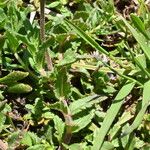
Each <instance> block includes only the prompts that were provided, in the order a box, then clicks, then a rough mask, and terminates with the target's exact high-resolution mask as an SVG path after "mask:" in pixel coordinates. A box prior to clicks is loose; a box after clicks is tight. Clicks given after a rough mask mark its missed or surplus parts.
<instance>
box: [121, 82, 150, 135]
mask: <svg viewBox="0 0 150 150" xmlns="http://www.w3.org/2000/svg"><path fill="white" fill-rule="evenodd" d="M149 89H150V80H149V81H147V82H146V83H145V84H144V89H143V100H142V109H141V110H140V111H139V113H138V114H137V116H136V118H135V119H134V121H133V123H132V125H131V126H130V127H129V129H127V130H125V131H124V132H123V133H122V136H126V135H128V134H130V133H131V132H133V131H134V130H135V129H136V128H138V126H139V125H140V124H141V122H142V120H143V116H144V114H145V112H146V110H147V107H148V106H149V103H150V92H149Z"/></svg>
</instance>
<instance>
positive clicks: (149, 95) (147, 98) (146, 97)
mask: <svg viewBox="0 0 150 150" xmlns="http://www.w3.org/2000/svg"><path fill="white" fill-rule="evenodd" d="M149 89H150V80H149V81H147V82H146V83H145V84H144V89H143V100H142V107H144V105H145V104H147V103H149V102H150V92H149Z"/></svg>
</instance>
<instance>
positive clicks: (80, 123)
mask: <svg viewBox="0 0 150 150" xmlns="http://www.w3.org/2000/svg"><path fill="white" fill-rule="evenodd" d="M93 117H94V112H93V111H91V112H90V114H88V115H86V116H84V117H80V118H79V119H77V120H74V121H73V124H74V126H75V129H74V130H73V132H74V133H75V132H79V131H80V130H81V129H83V128H85V127H86V126H87V125H88V124H89V123H91V120H92V119H93Z"/></svg>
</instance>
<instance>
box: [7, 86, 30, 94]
mask: <svg viewBox="0 0 150 150" xmlns="http://www.w3.org/2000/svg"><path fill="white" fill-rule="evenodd" d="M31 91H32V87H31V86H30V85H28V84H23V83H18V84H15V85H12V86H10V87H8V92H9V93H16V94H21V93H28V92H31Z"/></svg>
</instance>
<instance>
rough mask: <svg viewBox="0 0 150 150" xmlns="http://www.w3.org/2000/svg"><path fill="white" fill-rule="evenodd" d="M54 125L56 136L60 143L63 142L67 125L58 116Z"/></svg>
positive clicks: (55, 117)
mask: <svg viewBox="0 0 150 150" xmlns="http://www.w3.org/2000/svg"><path fill="white" fill-rule="evenodd" d="M53 120H54V124H55V126H54V127H55V129H56V132H55V136H56V137H57V139H58V141H59V142H61V141H62V136H63V133H64V129H65V124H64V122H63V121H62V119H61V118H59V117H58V116H56V115H55V116H54V119H53Z"/></svg>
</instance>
